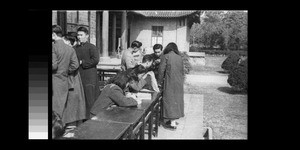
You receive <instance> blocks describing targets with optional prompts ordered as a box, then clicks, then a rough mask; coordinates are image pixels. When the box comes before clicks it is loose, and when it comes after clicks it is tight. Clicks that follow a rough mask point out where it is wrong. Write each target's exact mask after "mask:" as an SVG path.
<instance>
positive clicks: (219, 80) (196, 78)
mask: <svg viewBox="0 0 300 150" xmlns="http://www.w3.org/2000/svg"><path fill="white" fill-rule="evenodd" d="M227 79H228V76H227V75H226V76H224V75H222V76H221V75H190V74H188V75H186V81H185V82H186V83H191V84H197V83H208V84H223V85H227V84H228V83H227Z"/></svg>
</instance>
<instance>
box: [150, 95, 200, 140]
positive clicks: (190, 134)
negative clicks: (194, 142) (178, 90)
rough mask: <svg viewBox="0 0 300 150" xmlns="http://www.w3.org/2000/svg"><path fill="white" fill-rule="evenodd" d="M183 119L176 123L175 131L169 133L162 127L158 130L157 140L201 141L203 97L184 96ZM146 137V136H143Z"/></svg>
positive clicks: (155, 138) (154, 138)
mask: <svg viewBox="0 0 300 150" xmlns="http://www.w3.org/2000/svg"><path fill="white" fill-rule="evenodd" d="M184 112H185V117H183V118H180V119H179V120H178V121H177V122H178V123H179V125H178V126H177V130H176V131H170V130H167V129H165V128H163V127H162V126H160V127H159V128H158V136H157V137H153V140H157V139H203V131H202V130H203V95H200V94H184ZM145 137H146V136H145Z"/></svg>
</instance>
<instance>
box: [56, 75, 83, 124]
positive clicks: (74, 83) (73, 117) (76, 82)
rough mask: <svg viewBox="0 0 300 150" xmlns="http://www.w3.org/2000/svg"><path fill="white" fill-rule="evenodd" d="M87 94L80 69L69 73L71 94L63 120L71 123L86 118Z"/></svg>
mask: <svg viewBox="0 0 300 150" xmlns="http://www.w3.org/2000/svg"><path fill="white" fill-rule="evenodd" d="M85 105H86V104H85V96H84V90H83V85H82V81H81V77H80V74H79V72H78V71H76V72H75V73H74V74H71V75H69V94H68V99H67V102H66V105H65V109H64V113H63V118H62V120H63V122H65V123H71V122H74V121H79V120H83V119H86V106H85Z"/></svg>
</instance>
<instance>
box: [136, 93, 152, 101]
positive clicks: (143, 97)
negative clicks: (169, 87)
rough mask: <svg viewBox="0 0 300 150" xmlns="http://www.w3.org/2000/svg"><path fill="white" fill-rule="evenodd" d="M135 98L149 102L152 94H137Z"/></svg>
mask: <svg viewBox="0 0 300 150" xmlns="http://www.w3.org/2000/svg"><path fill="white" fill-rule="evenodd" d="M137 98H139V99H144V100H151V99H152V94H151V93H140V92H139V93H137Z"/></svg>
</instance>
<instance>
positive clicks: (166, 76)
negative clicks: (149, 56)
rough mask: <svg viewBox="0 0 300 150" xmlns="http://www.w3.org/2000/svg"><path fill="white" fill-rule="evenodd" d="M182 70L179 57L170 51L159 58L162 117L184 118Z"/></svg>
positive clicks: (181, 61)
mask: <svg viewBox="0 0 300 150" xmlns="http://www.w3.org/2000/svg"><path fill="white" fill-rule="evenodd" d="M183 78H184V70H183V60H182V58H181V56H180V55H177V54H176V53H175V52H173V51H171V52H169V53H168V54H165V55H163V56H162V57H161V62H160V65H159V79H158V83H163V84H162V85H163V97H162V99H163V117H164V118H168V119H178V118H181V117H184V100H183V98H184V91H183V83H184V79H183Z"/></svg>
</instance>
